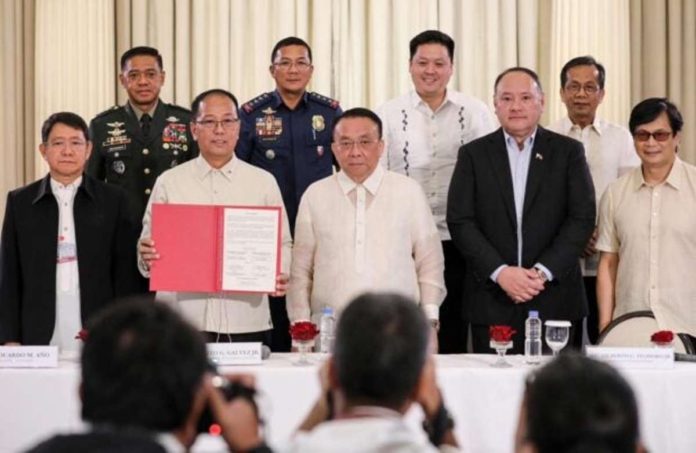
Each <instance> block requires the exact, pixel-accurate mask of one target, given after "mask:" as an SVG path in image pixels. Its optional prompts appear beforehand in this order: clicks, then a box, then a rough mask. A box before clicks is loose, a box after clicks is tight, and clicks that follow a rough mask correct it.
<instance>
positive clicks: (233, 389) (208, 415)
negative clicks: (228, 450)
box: [198, 365, 259, 433]
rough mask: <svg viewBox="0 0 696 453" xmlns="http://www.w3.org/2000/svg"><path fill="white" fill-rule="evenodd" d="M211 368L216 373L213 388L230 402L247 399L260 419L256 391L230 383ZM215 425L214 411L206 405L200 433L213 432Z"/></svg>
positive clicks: (199, 423)
mask: <svg viewBox="0 0 696 453" xmlns="http://www.w3.org/2000/svg"><path fill="white" fill-rule="evenodd" d="M210 368H211V371H212V372H213V373H214V376H213V379H212V382H213V387H215V388H216V389H217V390H218V391H219V392H220V393H222V396H223V398H224V399H225V401H227V402H230V401H232V400H234V399H237V398H244V399H246V400H247V401H248V402H249V404H251V405H252V407H253V408H254V413H255V414H256V417H257V418H258V417H259V408H258V406H257V404H256V400H255V396H256V390H255V389H253V388H251V387H247V386H245V385H243V384H241V383H239V382H232V381H230V380H229V379H227V378H226V377H224V376H222V375H220V374H219V373H218V372H217V369H216V368H215V367H214V366H213V365H211V366H210ZM215 424H216V422H215V418H214V417H213V411H212V409H211V408H210V404H206V407H205V409H204V410H203V414H201V418H200V419H199V420H198V432H199V433H209V432H211V431H210V428H211V426H213V425H215Z"/></svg>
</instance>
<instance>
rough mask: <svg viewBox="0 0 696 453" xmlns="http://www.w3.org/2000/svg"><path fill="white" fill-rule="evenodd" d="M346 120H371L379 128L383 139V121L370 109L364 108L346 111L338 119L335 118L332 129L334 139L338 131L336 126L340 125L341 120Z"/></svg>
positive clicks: (380, 136) (378, 130)
mask: <svg viewBox="0 0 696 453" xmlns="http://www.w3.org/2000/svg"><path fill="white" fill-rule="evenodd" d="M346 118H367V119H369V120H371V121H372V122H373V123H375V125H376V126H377V132H379V138H380V139H381V138H382V120H381V119H380V117H379V116H378V115H377V114H376V113H375V112H373V111H372V110H370V109H366V108H364V107H355V108H352V109H349V110H346V111H345V112H343V113H342V114H340V115H338V116H337V117H336V118H334V122H333V126H332V127H331V136H332V137H333V134H334V132H335V131H336V126H338V123H339V122H340V121H341V120H344V119H346Z"/></svg>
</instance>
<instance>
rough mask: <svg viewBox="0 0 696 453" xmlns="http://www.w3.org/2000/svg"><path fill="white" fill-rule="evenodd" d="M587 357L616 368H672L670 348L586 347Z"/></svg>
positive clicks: (672, 358) (672, 353) (672, 355)
mask: <svg viewBox="0 0 696 453" xmlns="http://www.w3.org/2000/svg"><path fill="white" fill-rule="evenodd" d="M586 351H587V356H588V357H592V358H593V359H597V360H602V361H604V362H609V363H611V364H612V365H614V366H616V367H618V368H653V369H655V368H674V349H672V348H612V347H603V346H588V347H587V349H586Z"/></svg>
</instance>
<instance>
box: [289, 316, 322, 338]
mask: <svg viewBox="0 0 696 453" xmlns="http://www.w3.org/2000/svg"><path fill="white" fill-rule="evenodd" d="M318 334H319V329H317V326H316V325H315V324H314V323H312V322H309V321H299V322H296V323H293V324H292V325H291V326H290V338H292V339H293V340H295V341H311V340H314V337H316V336H317V335H318Z"/></svg>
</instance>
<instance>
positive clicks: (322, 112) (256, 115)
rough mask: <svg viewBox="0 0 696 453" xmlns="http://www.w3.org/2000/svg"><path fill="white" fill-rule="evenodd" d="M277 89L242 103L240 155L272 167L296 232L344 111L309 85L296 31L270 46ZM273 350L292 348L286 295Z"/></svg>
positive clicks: (307, 60)
mask: <svg viewBox="0 0 696 453" xmlns="http://www.w3.org/2000/svg"><path fill="white" fill-rule="evenodd" d="M269 71H270V73H271V76H272V77H273V79H274V80H275V84H276V89H275V90H274V91H271V92H268V93H263V94H261V95H260V96H257V97H255V98H254V99H252V100H251V101H249V102H247V103H246V104H244V105H243V106H242V108H241V111H240V119H241V122H242V123H241V132H240V136H239V142H238V143H237V149H236V155H237V157H239V158H240V159H242V160H244V161H247V162H249V163H251V164H252V165H255V166H257V167H259V168H263V169H264V170H267V171H269V172H270V173H271V174H272V175H273V176H274V177H275V179H276V181H277V182H278V186H280V191H281V193H282V194H283V202H284V203H285V207H286V209H287V210H288V219H289V221H290V231H291V232H294V228H295V217H296V216H297V206H298V205H299V203H300V199H301V198H302V194H303V193H304V191H305V190H306V189H307V187H309V185H310V184H312V183H313V182H315V181H318V180H320V179H322V178H325V177H326V176H329V175H330V174H331V173H332V172H333V164H334V161H333V157H332V154H331V130H330V129H331V125H332V124H333V122H334V119H335V118H336V116H337V115H339V114H340V113H341V109H340V107H339V106H338V101H335V100H333V99H330V98H328V97H325V96H322V95H320V94H317V93H314V92H309V91H307V85H308V84H309V81H310V79H311V78H312V73H313V72H314V66H313V65H312V49H311V48H310V47H309V44H307V43H306V42H305V41H303V40H302V39H300V38H296V37H288V38H284V39H281V40H280V41H278V43H277V44H276V45H275V46H274V47H273V51H272V52H271V66H270V67H269ZM271 310H272V313H273V324H274V325H275V326H276V327H275V329H274V342H275V344H274V350H276V351H283V350H285V351H289V350H290V336H289V335H288V327H289V324H288V317H287V313H286V310H285V300H284V299H282V300H277V301H274V302H273V304H272V305H271Z"/></svg>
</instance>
